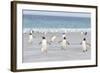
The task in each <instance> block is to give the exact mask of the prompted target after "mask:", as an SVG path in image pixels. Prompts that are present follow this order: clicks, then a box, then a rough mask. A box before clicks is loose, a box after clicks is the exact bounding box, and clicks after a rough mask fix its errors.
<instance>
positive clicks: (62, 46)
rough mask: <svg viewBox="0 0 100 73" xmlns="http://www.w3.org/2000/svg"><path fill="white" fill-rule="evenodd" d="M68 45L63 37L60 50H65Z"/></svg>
mask: <svg viewBox="0 0 100 73" xmlns="http://www.w3.org/2000/svg"><path fill="white" fill-rule="evenodd" d="M68 45H69V42H68V41H67V40H66V37H63V40H62V41H61V48H62V49H66V48H67V46H68Z"/></svg>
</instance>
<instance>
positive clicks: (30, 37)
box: [28, 33, 33, 43]
mask: <svg viewBox="0 0 100 73" xmlns="http://www.w3.org/2000/svg"><path fill="white" fill-rule="evenodd" d="M32 41H33V35H32V33H29V40H28V42H29V43H32Z"/></svg>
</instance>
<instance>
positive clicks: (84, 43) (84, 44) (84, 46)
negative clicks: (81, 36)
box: [82, 41, 86, 50]
mask: <svg viewBox="0 0 100 73" xmlns="http://www.w3.org/2000/svg"><path fill="white" fill-rule="evenodd" d="M82 47H83V50H86V42H85V41H83V42H82Z"/></svg>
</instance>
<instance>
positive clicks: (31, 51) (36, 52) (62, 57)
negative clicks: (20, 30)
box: [22, 32, 91, 63]
mask: <svg viewBox="0 0 100 73" xmlns="http://www.w3.org/2000/svg"><path fill="white" fill-rule="evenodd" d="M53 35H55V36H57V38H56V40H55V42H53V43H51V45H48V52H47V55H46V54H43V53H42V52H41V50H40V48H41V45H39V42H41V40H42V36H43V34H42V33H37V32H35V33H33V43H32V44H30V43H28V34H23V53H22V54H23V57H22V61H23V63H32V62H43V61H44V62H45V61H67V60H87V59H91V47H87V49H88V51H87V52H85V53H84V52H83V50H82V46H81V45H80V44H79V43H81V41H82V39H83V37H84V36H82V35H81V33H80V32H69V33H67V40H68V41H69V43H70V45H69V46H68V47H67V48H66V50H62V49H61V44H60V43H58V41H61V40H62V33H50V32H49V33H47V34H46V38H47V40H48V41H50V39H51V37H52V36H53ZM86 38H87V42H88V43H90V40H91V34H90V32H88V34H87V36H86Z"/></svg>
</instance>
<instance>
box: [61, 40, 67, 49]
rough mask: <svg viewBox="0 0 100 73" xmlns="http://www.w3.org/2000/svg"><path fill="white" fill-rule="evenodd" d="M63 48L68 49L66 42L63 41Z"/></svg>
mask: <svg viewBox="0 0 100 73" xmlns="http://www.w3.org/2000/svg"><path fill="white" fill-rule="evenodd" d="M62 47H64V48H66V47H67V44H66V40H63V41H62Z"/></svg>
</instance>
